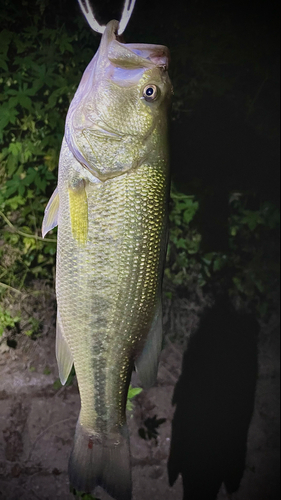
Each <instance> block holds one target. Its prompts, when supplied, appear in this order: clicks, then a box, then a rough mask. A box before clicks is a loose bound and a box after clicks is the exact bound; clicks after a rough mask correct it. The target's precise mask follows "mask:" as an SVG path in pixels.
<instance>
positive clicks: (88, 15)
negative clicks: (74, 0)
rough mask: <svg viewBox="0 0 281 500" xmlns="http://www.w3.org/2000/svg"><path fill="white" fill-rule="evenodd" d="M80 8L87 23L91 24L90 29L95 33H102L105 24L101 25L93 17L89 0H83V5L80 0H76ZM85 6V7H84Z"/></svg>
mask: <svg viewBox="0 0 281 500" xmlns="http://www.w3.org/2000/svg"><path fill="white" fill-rule="evenodd" d="M78 2H79V5H80V8H81V10H82V12H83V14H84V16H85V18H86V20H87V21H88V23H89V25H90V26H91V28H92V30H94V31H96V32H97V33H103V32H104V31H105V26H101V25H100V24H99V23H98V21H97V20H96V18H95V15H94V13H93V11H92V7H91V5H90V4H89V0H85V6H84V4H83V3H82V0H78ZM85 7H86V8H85Z"/></svg>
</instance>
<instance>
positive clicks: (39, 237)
mask: <svg viewBox="0 0 281 500" xmlns="http://www.w3.org/2000/svg"><path fill="white" fill-rule="evenodd" d="M0 215H1V217H2V218H3V219H4V221H5V222H6V224H8V226H9V227H10V228H11V229H12V230H13V231H14V233H17V234H19V235H20V236H23V237H24V238H34V239H35V240H40V241H46V242H48V243H56V242H57V240H53V239H52V238H41V236H37V234H29V233H24V232H23V231H19V230H18V229H17V228H16V227H15V226H14V225H13V224H12V223H11V221H10V220H9V219H7V217H6V215H5V214H3V212H1V210H0Z"/></svg>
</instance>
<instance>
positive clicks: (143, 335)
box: [42, 20, 172, 500]
mask: <svg viewBox="0 0 281 500" xmlns="http://www.w3.org/2000/svg"><path fill="white" fill-rule="evenodd" d="M118 27H119V21H116V20H112V21H110V22H109V23H108V24H107V25H106V27H105V29H104V31H103V34H102V38H101V42H100V46H99V49H98V51H97V52H96V54H95V56H94V57H93V59H92V60H91V62H90V63H89V65H88V66H87V68H86V70H85V72H84V74H83V76H82V79H81V82H80V84H79V86H78V89H77V91H76V94H75V95H74V98H73V100H72V102H71V104H70V107H69V110H68V113H67V117H66V123H65V134H64V138H63V141H62V147H61V152H60V158H59V172H58V185H57V188H56V189H55V191H54V193H53V195H52V197H51V199H50V201H49V203H48V205H47V207H46V209H45V215H44V220H43V225H42V234H43V236H45V234H46V233H47V232H48V231H50V230H51V229H53V228H54V227H55V226H58V235H57V261H56V298H57V325H56V357H57V362H58V368H59V375H60V380H61V382H62V384H65V382H66V380H67V378H68V376H69V373H70V371H71V369H72V366H73V363H74V367H75V372H76V376H77V381H78V387H79V392H80V399H81V409H80V414H79V419H78V422H77V426H76V431H75V436H74V444H73V448H72V451H71V455H70V459H69V468H68V472H69V480H70V483H71V484H72V486H73V487H74V488H75V489H76V490H78V491H85V492H88V493H90V492H93V491H94V490H95V488H96V486H101V487H103V488H104V489H105V490H106V491H107V492H108V493H109V494H110V495H111V496H112V497H113V498H115V499H116V500H131V498H132V479H131V467H130V446H129V433H128V428H127V424H126V400H127V393H128V387H129V383H130V379H131V374H132V370H133V369H134V367H135V369H136V371H137V372H138V375H139V378H140V381H141V384H142V385H143V387H145V388H146V387H150V386H151V385H153V383H154V382H155V379H156V377H157V367H158V360H159V355H160V352H161V347H162V298H161V295H162V292H161V287H162V275H163V267H164V261H165V253H166V244H167V218H168V217H167V199H168V196H169V177H170V175H169V149H168V128H169V127H168V122H169V118H168V114H169V113H168V111H169V106H170V98H171V93H172V85H171V82H170V79H169V76H168V70H167V68H168V62H169V51H168V49H167V48H166V47H165V46H162V45H149V44H137V43H136V44H130V43H129V44H125V43H122V42H121V41H120V40H119V39H118V35H117V33H118Z"/></svg>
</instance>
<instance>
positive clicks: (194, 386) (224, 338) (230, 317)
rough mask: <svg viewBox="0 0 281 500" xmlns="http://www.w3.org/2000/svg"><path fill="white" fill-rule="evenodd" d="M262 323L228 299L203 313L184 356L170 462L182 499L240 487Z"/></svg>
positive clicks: (201, 499) (203, 499)
mask: <svg viewBox="0 0 281 500" xmlns="http://www.w3.org/2000/svg"><path fill="white" fill-rule="evenodd" d="M258 332H259V325H258V322H257V320H256V319H255V318H254V317H253V316H252V315H249V314H239V313H237V312H236V311H235V309H234V308H233V307H232V305H231V304H230V302H229V300H228V299H226V298H223V299H219V300H218V301H217V303H216V304H215V305H214V306H213V308H212V309H210V310H208V311H207V313H206V314H205V315H204V316H203V318H202V320H201V323H200V326H199V329H198V331H197V332H196V333H195V334H194V336H192V338H191V339H190V342H189V345H188V348H187V350H186V352H185V354H184V357H183V364H182V373H181V376H180V378H179V381H178V383H177V385H176V387H175V391H174V395H173V404H174V405H176V410H175V414H174V418H173V422H172V440H171V449H170V457H169V461H168V472H169V481H170V484H171V485H173V484H174V482H175V481H176V479H177V477H178V475H179V473H180V474H181V475H182V480H183V489H184V497H183V500H187V499H188V500H215V499H216V497H217V494H218V492H219V489H220V487H221V484H222V483H224V484H225V487H226V489H227V492H228V493H233V492H235V491H236V490H237V489H238V488H239V484H240V481H241V479H242V476H243V472H244V469H245V458H246V451H247V434H248V428H249V425H250V421H251V416H252V413H253V409H254V400H255V388H256V381H257V371H258V365H257V339H258Z"/></svg>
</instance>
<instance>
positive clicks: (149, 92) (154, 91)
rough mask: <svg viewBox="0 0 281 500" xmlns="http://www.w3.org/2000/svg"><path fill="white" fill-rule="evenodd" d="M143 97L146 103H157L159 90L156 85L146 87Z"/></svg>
mask: <svg viewBox="0 0 281 500" xmlns="http://www.w3.org/2000/svg"><path fill="white" fill-rule="evenodd" d="M142 94H143V97H144V99H145V100H146V101H148V102H151V101H155V99H156V97H157V96H158V88H157V87H156V85H146V87H144V89H143V93H142Z"/></svg>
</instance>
